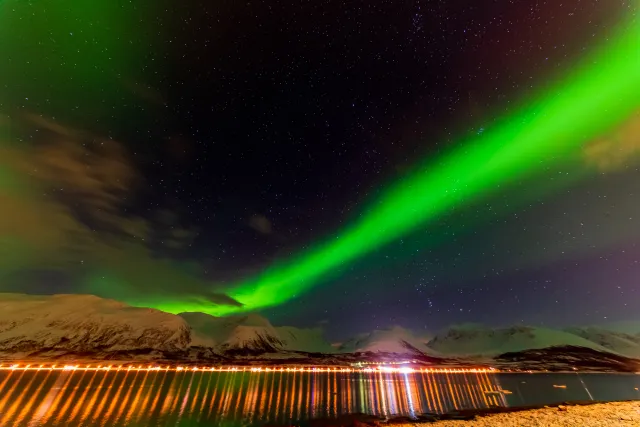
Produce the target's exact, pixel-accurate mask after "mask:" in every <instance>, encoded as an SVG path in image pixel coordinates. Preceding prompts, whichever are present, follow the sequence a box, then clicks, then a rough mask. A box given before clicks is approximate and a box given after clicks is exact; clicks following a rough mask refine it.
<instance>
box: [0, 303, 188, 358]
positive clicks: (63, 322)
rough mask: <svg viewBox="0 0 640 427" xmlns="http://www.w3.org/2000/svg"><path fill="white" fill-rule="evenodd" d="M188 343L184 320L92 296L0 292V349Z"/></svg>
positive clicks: (168, 347)
mask: <svg viewBox="0 0 640 427" xmlns="http://www.w3.org/2000/svg"><path fill="white" fill-rule="evenodd" d="M190 343H191V332H190V327H189V325H188V324H187V322H185V321H184V320H183V319H181V318H180V317H178V316H174V315H172V314H169V313H165V312H162V311H159V310H154V309H150V308H136V307H130V306H128V305H126V304H124V303H121V302H118V301H114V300H108V299H103V298H98V297H95V296H91V295H53V296H40V295H24V294H0V352H14V353H15V352H27V353H28V352H32V351H40V350H42V349H50V350H61V351H75V352H92V351H100V352H109V351H127V350H140V349H149V350H159V351H177V350H184V349H186V348H188V346H189V345H190Z"/></svg>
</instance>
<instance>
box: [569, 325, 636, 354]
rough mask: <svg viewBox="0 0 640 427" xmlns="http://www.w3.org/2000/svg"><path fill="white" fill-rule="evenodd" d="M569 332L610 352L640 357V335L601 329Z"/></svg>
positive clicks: (583, 329) (578, 329)
mask: <svg viewBox="0 0 640 427" xmlns="http://www.w3.org/2000/svg"><path fill="white" fill-rule="evenodd" d="M566 331H567V332H570V333H572V334H574V335H577V336H579V337H582V338H584V339H587V340H589V341H591V342H594V343H596V344H598V345H600V346H602V347H604V348H606V349H607V350H609V351H613V352H615V353H619V354H624V355H626V356H630V357H640V335H638V334H629V333H624V332H616V331H611V330H607V329H603V328H600V327H593V326H592V327H586V328H577V327H576V328H568V329H566Z"/></svg>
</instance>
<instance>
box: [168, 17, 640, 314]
mask: <svg viewBox="0 0 640 427" xmlns="http://www.w3.org/2000/svg"><path fill="white" fill-rule="evenodd" d="M639 107H640V31H639V28H638V24H637V22H635V21H632V22H631V24H630V25H629V26H628V27H627V28H626V31H623V32H622V33H621V34H620V36H619V37H617V38H616V39H615V40H614V41H612V42H610V43H608V44H606V45H604V46H601V47H600V49H598V50H597V51H596V52H594V54H593V55H591V56H590V57H589V58H587V60H586V61H585V62H584V63H583V64H582V65H581V66H580V67H578V68H577V70H575V71H574V72H573V73H570V75H568V76H566V78H565V79H563V81H562V82H561V83H560V84H557V85H554V86H553V87H551V88H549V89H548V90H547V91H546V93H545V94H544V96H541V97H540V98H539V99H538V100H537V101H535V102H532V103H531V104H530V105H528V106H526V107H525V108H522V109H520V111H519V112H518V113H517V114H514V115H512V116H511V117H508V118H507V119H506V120H503V121H502V122H501V123H500V124H498V125H496V126H495V127H493V129H490V130H488V131H487V132H486V133H484V134H483V135H482V136H479V137H476V138H475V139H471V140H469V141H466V142H463V143H461V144H458V146H457V148H456V149H455V150H453V151H452V152H451V153H449V154H448V155H446V156H445V157H444V158H442V159H439V161H437V162H429V164H425V165H423V166H422V167H421V168H419V169H418V170H417V171H416V172H414V173H413V174H411V175H410V176H407V177H405V178H404V179H402V180H401V181H399V182H398V183H396V184H395V185H393V186H391V187H389V188H388V189H386V190H385V191H384V192H383V194H382V196H381V197H380V198H379V200H378V201H377V202H376V203H374V204H373V205H372V206H370V207H369V209H368V210H367V211H366V212H363V213H362V215H361V216H360V217H359V219H358V220H356V221H355V222H354V223H353V224H351V225H350V226H348V227H347V228H346V229H345V230H343V231H342V232H341V233H339V234H337V235H336V236H335V237H333V238H332V239H329V240H326V241H324V242H322V243H320V244H318V245H316V246H315V247H313V248H311V249H310V250H308V251H306V252H302V253H300V254H299V255H298V256H295V257H293V258H292V259H290V260H288V261H287V262H285V263H276V264H275V265H274V266H272V267H271V268H269V269H267V270H266V271H264V272H263V273H262V274H260V275H259V276H258V277H257V278H252V279H249V280H246V281H243V282H241V283H239V284H237V285H235V286H232V287H231V288H230V289H229V291H227V294H228V295H229V296H231V297H232V298H234V299H236V300H237V301H239V302H240V303H242V304H243V306H242V307H234V306H212V305H210V303H209V307H206V308H205V307H200V308H199V309H200V310H202V311H206V312H208V313H210V314H214V315H226V314H231V313H234V312H241V311H251V310H256V309H261V308H266V307H271V306H275V305H279V304H282V303H285V302H287V301H289V300H290V299H292V298H295V296H296V295H299V294H300V293H302V292H305V291H307V290H309V289H310V288H311V287H312V286H313V285H314V284H316V283H317V282H318V280H319V279H320V278H321V277H323V276H324V275H326V274H328V273H330V272H331V271H333V270H336V269H338V268H341V267H343V266H345V265H346V264H347V263H350V262H352V261H354V260H356V259H358V258H360V257H362V256H364V255H366V254H367V253H370V252H371V251H373V250H375V249H377V248H379V247H381V246H382V245H385V244H387V243H389V242H391V241H393V240H395V239H397V238H399V237H400V236H402V235H404V234H406V233H409V232H411V231H412V230H413V229H415V228H416V227H417V226H420V225H423V224H425V223H427V222H428V221H430V220H433V219H435V218H437V217H438V216H440V215H442V214H444V213H446V212H448V211H450V210H451V209H454V208H456V207H459V206H461V205H462V204H463V203H469V202H471V201H474V200H477V199H478V198H480V197H482V196H483V195H487V194H489V193H491V192H493V191H495V190H496V189H497V188H498V187H500V186H501V185H502V186H504V185H506V184H508V182H509V181H511V180H514V179H521V178H525V177H527V176H530V175H531V174H533V173H535V172H539V171H541V170H543V169H544V168H547V167H550V166H552V165H554V164H558V163H559V162H561V161H563V160H566V159H568V158H572V157H575V156H577V155H580V154H582V146H583V145H584V144H585V143H587V142H590V141H592V140H593V139H595V138H597V137H598V136H600V135H603V134H604V133H606V132H608V131H611V130H612V129H613V128H615V127H616V126H618V125H619V124H620V123H622V122H623V121H624V120H626V119H627V118H629V117H630V116H631V115H632V114H633V113H635V112H636V111H637V110H638V108H639ZM203 305H204V301H203ZM157 307H158V308H160V309H162V310H166V311H172V312H179V311H184V308H185V307H184V306H183V305H182V304H179V306H178V305H174V304H171V303H163V304H158V306H157Z"/></svg>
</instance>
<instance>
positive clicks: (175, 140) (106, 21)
mask: <svg viewBox="0 0 640 427" xmlns="http://www.w3.org/2000/svg"><path fill="white" fill-rule="evenodd" d="M59 3H60V5H59V6H56V7H58V9H56V7H54V6H47V7H45V6H43V5H40V4H38V3H30V2H19V1H7V2H4V3H3V4H1V5H0V16H1V17H0V35H3V36H5V40H7V39H6V37H8V34H9V33H11V35H12V40H13V41H12V42H11V43H8V42H3V43H0V58H3V59H0V81H4V82H8V83H5V84H4V89H3V93H2V94H1V95H0V129H5V130H3V131H2V132H3V133H2V134H0V135H6V136H7V137H6V139H7V140H11V141H18V142H17V143H16V144H14V145H8V146H6V147H5V145H4V144H3V145H1V146H0V149H3V150H4V149H6V152H5V151H3V152H0V155H2V156H4V159H10V160H11V162H12V163H11V164H12V165H24V167H22V166H20V168H19V169H18V170H17V172H16V173H15V176H17V177H19V179H23V178H24V177H28V178H27V179H28V180H32V179H33V180H37V183H32V182H31V181H28V182H29V183H28V184H26V186H27V187H28V188H32V189H33V191H32V193H33V194H31V193H30V195H29V196H28V197H27V196H24V198H16V196H15V194H16V192H17V190H15V189H16V188H18V186H17V185H15V186H14V184H13V182H15V181H14V180H13V178H12V180H11V184H6V185H5V184H3V185H2V186H0V190H2V191H0V203H4V206H12V210H13V211H15V212H22V211H21V210H20V209H24V210H25V211H33V210H39V209H44V210H43V211H44V212H54V213H56V212H58V213H56V214H54V213H52V214H51V216H50V217H39V216H35V214H34V216H33V218H31V216H30V217H29V218H30V220H31V221H32V223H30V225H29V226H28V227H27V226H25V231H24V233H23V234H18V232H16V236H17V237H15V238H16V239H17V240H16V241H23V240H24V241H28V242H33V244H34V245H36V246H38V247H40V248H42V249H39V250H37V251H35V252H29V251H28V250H26V249H25V252H24V254H25V255H24V256H23V252H20V251H17V250H14V249H12V251H14V252H15V253H16V255H15V257H16V260H18V259H19V262H18V261H15V262H13V261H12V263H9V262H7V263H2V262H0V271H3V273H2V278H3V279H4V282H3V283H5V284H4V285H3V287H4V288H6V290H7V291H16V290H21V291H22V292H42V293H54V292H94V293H95V292H98V290H99V292H103V293H106V294H108V295H104V296H110V297H113V298H123V299H126V300H131V301H134V302H135V301H137V300H138V298H140V296H141V295H154V297H155V296H157V298H158V299H172V298H178V297H182V296H184V295H189V296H191V295H194V296H200V295H202V294H205V295H206V298H208V299H209V300H210V301H211V302H212V303H214V304H235V303H236V302H234V301H233V298H232V297H230V296H229V294H228V292H226V287H225V286H226V285H227V284H229V283H233V282H236V281H239V280H244V279H245V278H247V277H252V276H253V275H255V274H258V273H260V272H261V271H265V269H269V268H270V266H272V265H273V264H274V262H280V261H283V260H287V259H290V258H291V257H292V256H294V255H295V254H297V253H299V252H300V251H304V250H307V249H309V248H310V247H312V246H313V245H314V244H315V242H317V241H319V240H322V239H324V238H326V237H327V236H331V235H333V234H334V233H335V232H336V230H339V229H341V228H342V227H345V226H348V225H349V224H351V223H353V222H354V221H356V220H357V219H358V218H359V217H360V216H361V215H362V206H366V205H367V204H369V203H372V200H376V198H377V197H379V196H380V195H381V193H382V192H383V189H384V188H386V186H387V185H388V184H389V182H393V181H395V180H398V179H401V178H402V177H403V176H405V175H407V174H409V173H410V172H411V171H412V170H413V168H415V165H416V164H417V162H418V161H419V160H421V159H433V161H437V159H440V158H441V156H443V155H445V154H446V153H448V152H449V151H450V150H451V149H452V148H454V147H455V146H456V144H457V143H458V141H459V140H460V138H461V137H465V136H466V135H469V134H471V135H479V136H481V135H483V134H484V133H485V131H486V130H487V129H489V128H491V127H492V126H493V125H495V123H496V121H497V120H498V119H499V118H500V117H505V116H506V115H509V114H511V113H513V112H515V111H516V110H517V108H518V107H519V106H520V105H521V103H522V100H523V99H528V97H530V96H532V95H533V94H536V93H538V92H539V91H541V90H543V89H544V88H546V87H547V86H548V85H549V82H555V81H556V80H557V79H558V76H560V75H562V74H563V73H566V72H567V71H568V70H571V68H572V67H573V66H574V64H575V63H576V61H579V60H580V59H581V58H583V57H584V56H585V55H586V54H587V53H588V52H589V51H590V50H591V49H593V48H594V46H596V45H597V44H598V43H601V42H605V41H608V40H610V39H611V38H613V37H614V34H615V28H616V27H617V25H618V23H619V22H621V21H622V20H624V19H637V18H635V16H636V9H635V5H634V4H633V2H632V1H629V0H627V1H625V0H611V1H607V2H605V1H597V0H569V1H565V2H562V4H559V3H557V2H552V1H542V0H521V1H514V0H495V1H492V2H490V3H487V4H483V5H480V4H479V3H478V2H474V1H466V0H455V1H444V0H443V1H440V0H412V1H405V2H392V1H373V2H365V1H359V0H358V1H352V2H343V1H333V0H326V1H315V2H297V3H288V2H284V1H270V2H255V1H248V2H235V1H222V2H201V1H195V0H188V1H184V2H173V1H168V0H158V1H154V2H107V1H102V0H99V1H98V0H96V2H95V5H94V6H83V7H78V8H76V9H74V8H72V7H71V1H70V0H69V1H63V2H59ZM116 3H117V4H116ZM65 4H66V6H64V5H65ZM35 28H37V30H34V29H35ZM9 82H10V83H9ZM5 117H6V119H4V118H5ZM568 125H570V124H568ZM631 126H634V125H631ZM635 129H637V126H636V127H634V128H631V131H628V132H630V133H629V134H630V135H632V136H633V135H635V137H636V138H637V135H638V133H635V132H636V131H635ZM625 135H626V134H625ZM74 141H75V142H77V144H75V145H74V144H73V142H74ZM637 146H638V145H636V146H634V147H637ZM7 147H9V148H7ZM16 147H19V150H18V152H14V151H13V150H14V149H15V148H16ZM78 147H81V148H78ZM605 149H606V147H605ZM3 153H4V154H3ZM631 154H632V155H630V156H628V157H629V158H632V157H633V156H634V155H635V154H636V152H635V151H633V152H632V153H631ZM596 157H598V156H596ZM625 157H626V156H625ZM637 165H638V163H636V162H626V163H625V164H624V165H621V166H620V167H616V168H615V171H611V170H610V169H606V168H605V169H603V170H602V171H600V172H599V173H596V174H592V175H588V176H587V175H585V174H581V173H579V172H577V171H576V168H575V167H569V166H566V165H559V166H558V167H557V168H555V169H552V168H550V169H549V170H546V171H544V172H543V173H541V174H540V175H539V176H537V177H536V183H535V185H532V183H531V181H527V180H518V181H516V182H512V183H509V185H505V187H504V188H501V189H499V190H500V191H496V192H495V193H493V194H492V195H491V196H490V197H487V198H486V199H483V200H481V201H478V202H477V203H473V204H470V205H468V206H465V207H464V209H460V210H457V211H452V212H447V213H446V214H444V215H442V216H441V217H439V218H438V219H437V220H436V221H435V222H432V223H430V224H427V225H425V226H423V227H421V228H419V229H417V230H415V231H412V232H411V233H408V234H406V235H404V236H403V237H402V238H401V239H397V240H395V241H393V242H392V243H390V244H389V245H386V246H383V247H381V248H378V249H376V250H375V251H373V252H372V253H369V254H367V255H366V256H364V257H363V258H361V259H358V260H355V261H354V262H350V263H347V264H345V265H343V266H341V267H340V268H339V269H337V270H336V271H335V272H334V274H331V275H330V276H328V277H326V278H324V279H322V281H321V283H320V284H319V285H318V286H316V287H313V288H312V289H310V290H309V291H308V292H301V293H300V294H299V295H298V294H296V295H295V297H294V298H292V299H290V300H289V301H287V302H285V303H283V304H280V305H276V306H273V307H269V308H267V309H264V310H263V313H264V314H265V315H266V316H267V317H269V318H270V319H272V321H273V322H274V323H275V324H280V323H282V324H296V325H305V326H306V325H314V324H317V323H318V322H323V323H325V327H326V328H327V330H328V331H329V333H330V334H333V335H334V336H340V335H341V334H353V333H355V332H360V331H362V330H370V329H372V328H374V327H386V326H390V325H393V324H401V325H403V326H406V327H409V328H426V329H435V328H441V327H444V326H446V325H448V324H451V323H461V322H483V323H487V324H491V325H494V324H509V323H516V322H518V323H535V324H544V325H566V324H572V323H589V324H591V323H593V324H595V323H602V322H604V321H610V320H625V319H629V318H633V316H634V315H635V313H636V312H637V310H638V308H640V307H638V305H637V304H636V303H634V301H638V300H639V299H638V298H637V295H638V292H640V287H639V284H638V281H637V278H638V277H640V276H638V274H639V273H640V250H639V249H638V247H637V244H638V242H639V240H638V239H639V238H640V235H639V234H638V232H637V231H636V230H640V227H638V225H639V224H638V221H639V219H640V203H637V202H636V198H637V197H638V194H639V192H640V188H638V184H637V183H638V182H640V181H638V177H639V176H638V175H639V171H638V168H637ZM2 167H3V163H2V161H0V179H1V180H3V181H2V182H7V183H8V182H9V180H8V179H7V180H6V181H4V180H5V176H4V175H3V169H2ZM12 173H13V172H12ZM7 176H8V175H7ZM12 176H13V175H12ZM16 179H17V178H16ZM25 182H26V181H25ZM14 190H15V191H14ZM33 207H37V208H33ZM32 208H33V209H32ZM47 209H48V210H47ZM15 216H16V217H18V216H19V215H18V214H17V213H16V214H15ZM23 217H24V216H23ZM24 221H27V219H24ZM18 223H19V221H18V220H17V219H16V218H14V217H11V218H9V215H7V218H5V219H4V220H0V231H2V230H21V228H19V227H16V224H18ZM36 225H37V227H36ZM40 228H41V229H42V230H43V231H42V232H41V233H40V234H37V233H36V232H35V231H31V230H36V229H37V230H40ZM50 229H55V230H56V231H55V232H54V231H50V232H49V231H45V230H50ZM12 232H13V231H12ZM43 235H46V236H49V237H47V238H46V239H48V240H46V244H41V242H40V240H39V239H40V237H39V236H43ZM11 236H12V237H11V239H13V238H14V237H13V234H12V235H11ZM13 244H14V240H11V245H13ZM11 247H12V248H13V246H11ZM160 276H162V277H160ZM105 281H107V282H108V284H107V285H105ZM3 290H4V289H3ZM345 325H346V326H345Z"/></svg>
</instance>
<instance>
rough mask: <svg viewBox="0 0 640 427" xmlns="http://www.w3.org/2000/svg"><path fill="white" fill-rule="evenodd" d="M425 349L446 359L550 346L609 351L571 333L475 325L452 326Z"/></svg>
mask: <svg viewBox="0 0 640 427" xmlns="http://www.w3.org/2000/svg"><path fill="white" fill-rule="evenodd" d="M427 346H428V347H429V348H430V349H433V350H436V351H438V352H440V353H443V354H447V355H465V356H493V355H498V354H502V353H509V352H518V351H523V350H530V349H540V348H547V347H553V346H577V347H586V348H591V349H594V350H597V351H609V350H607V349H606V348H605V347H603V346H602V345H599V344H597V343H595V342H593V341H590V340H588V339H585V338H583V337H581V336H578V335H575V334H573V333H569V332H565V331H560V330H553V329H546V328H534V327H529V326H514V327H511V328H502V329H490V328H485V327H482V326H476V325H462V326H455V327H452V328H450V329H449V330H447V331H445V332H444V333H442V334H439V335H437V336H436V337H435V338H434V339H432V340H431V341H429V343H428V344H427Z"/></svg>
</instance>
